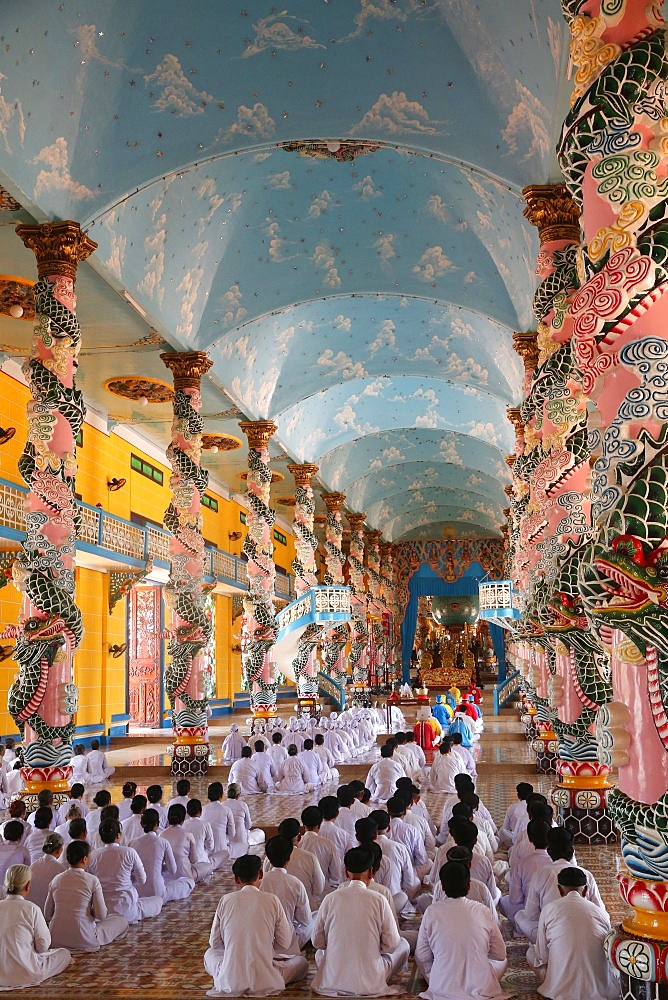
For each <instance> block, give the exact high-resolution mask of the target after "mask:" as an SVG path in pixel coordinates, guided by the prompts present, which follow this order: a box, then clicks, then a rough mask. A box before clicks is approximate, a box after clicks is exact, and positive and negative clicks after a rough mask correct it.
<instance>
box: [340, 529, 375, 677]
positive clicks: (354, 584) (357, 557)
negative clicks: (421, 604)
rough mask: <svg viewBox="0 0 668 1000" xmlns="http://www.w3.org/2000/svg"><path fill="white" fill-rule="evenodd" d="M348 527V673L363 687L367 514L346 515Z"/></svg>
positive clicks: (366, 629) (367, 675) (366, 641)
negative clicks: (349, 614) (349, 612)
mask: <svg viewBox="0 0 668 1000" xmlns="http://www.w3.org/2000/svg"><path fill="white" fill-rule="evenodd" d="M346 516H347V518H348V522H349V523H350V550H349V552H348V572H349V580H348V583H349V586H350V591H351V595H352V597H351V602H350V603H351V608H352V615H353V617H352V621H351V629H352V636H351V644H350V671H351V680H352V683H353V684H355V685H358V686H361V687H365V686H366V685H367V682H368V678H369V674H368V667H367V661H366V648H367V645H368V642H369V629H368V627H367V623H366V612H367V595H366V590H365V586H364V533H363V531H362V525H363V524H364V521H365V518H366V514H347V515H346Z"/></svg>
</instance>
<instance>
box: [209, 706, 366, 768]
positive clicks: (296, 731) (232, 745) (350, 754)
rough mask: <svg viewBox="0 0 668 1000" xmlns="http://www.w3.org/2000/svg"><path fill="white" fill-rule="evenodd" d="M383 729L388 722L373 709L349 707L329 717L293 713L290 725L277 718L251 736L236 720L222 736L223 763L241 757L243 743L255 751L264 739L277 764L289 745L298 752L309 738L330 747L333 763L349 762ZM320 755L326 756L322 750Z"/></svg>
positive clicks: (318, 744) (315, 746)
mask: <svg viewBox="0 0 668 1000" xmlns="http://www.w3.org/2000/svg"><path fill="white" fill-rule="evenodd" d="M379 711H380V710H379ZM381 716H382V713H381ZM384 730H385V723H384V722H383V721H382V718H380V719H379V717H378V716H377V715H376V713H375V710H373V709H361V710H360V709H350V710H348V711H345V712H342V713H341V714H340V715H337V713H336V712H332V714H331V716H330V717H329V718H326V717H324V716H323V717H321V718H320V719H314V718H309V719H306V718H301V719H297V718H296V716H291V718H290V720H289V723H288V725H287V726H286V724H285V722H284V721H283V720H282V719H280V718H277V719H275V720H274V722H273V723H272V724H271V725H270V726H260V727H259V729H258V731H257V733H256V734H255V735H253V736H249V737H248V739H246V738H245V737H244V736H243V735H242V734H241V732H240V731H239V726H238V725H237V723H233V724H232V725H231V726H230V732H229V734H228V735H227V736H226V737H225V739H224V740H223V745H222V753H223V763H224V764H233V763H234V762H235V761H237V760H239V758H240V757H241V755H242V752H243V750H244V747H250V748H251V751H254V750H255V749H256V747H257V744H258V743H263V744H264V747H265V750H267V751H268V752H269V754H270V756H271V757H272V763H273V764H274V765H278V764H279V763H280V762H281V761H282V760H284V759H285V756H286V755H287V752H288V749H289V748H290V746H295V747H296V748H297V753H298V754H299V753H301V752H302V751H303V750H304V748H305V744H306V742H307V741H310V743H311V747H310V748H311V749H314V748H318V747H320V748H322V751H327V754H328V755H329V756H330V757H331V758H332V761H331V762H330V766H333V764H347V763H349V762H350V761H351V760H353V759H354V758H355V757H358V756H359V755H360V754H364V753H368V752H369V750H371V749H372V748H373V747H374V746H375V740H376V735H377V733H379V732H384ZM319 752H320V751H319ZM320 755H321V756H323V757H324V753H323V752H320Z"/></svg>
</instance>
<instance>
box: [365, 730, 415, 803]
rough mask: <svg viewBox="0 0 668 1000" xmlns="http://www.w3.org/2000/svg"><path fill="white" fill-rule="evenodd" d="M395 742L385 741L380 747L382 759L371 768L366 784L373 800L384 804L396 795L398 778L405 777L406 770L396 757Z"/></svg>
mask: <svg viewBox="0 0 668 1000" xmlns="http://www.w3.org/2000/svg"><path fill="white" fill-rule="evenodd" d="M393 758H394V743H385V744H384V745H383V746H382V747H381V748H380V760H379V761H376V763H375V764H373V765H372V766H371V768H370V769H369V773H368V774H367V776H366V781H365V785H366V787H367V788H368V789H369V791H370V792H371V801H372V802H380V803H382V804H383V805H384V804H385V803H386V802H387V800H388V799H391V798H392V796H393V795H394V793H395V791H396V787H397V779H398V778H405V777H406V772H405V771H404V769H403V767H402V766H401V764H398V763H397V762H396V761H395V760H394V759H393Z"/></svg>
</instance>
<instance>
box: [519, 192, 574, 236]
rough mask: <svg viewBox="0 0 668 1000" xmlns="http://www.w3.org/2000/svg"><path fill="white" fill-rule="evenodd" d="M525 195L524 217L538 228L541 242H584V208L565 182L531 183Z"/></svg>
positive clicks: (523, 193)
mask: <svg viewBox="0 0 668 1000" xmlns="http://www.w3.org/2000/svg"><path fill="white" fill-rule="evenodd" d="M522 197H523V198H524V200H525V202H526V208H525V209H524V213H523V214H524V217H525V218H526V219H528V220H529V222H530V223H531V225H532V226H535V227H536V229H537V230H538V238H539V239H540V242H541V245H542V244H543V243H552V242H553V241H555V240H570V241H571V243H579V242H580V209H579V208H578V206H577V205H576V204H575V202H574V201H573V199H572V197H571V195H570V192H569V190H568V188H567V187H566V185H565V184H530V185H529V186H528V187H525V188H524V189H523V191H522Z"/></svg>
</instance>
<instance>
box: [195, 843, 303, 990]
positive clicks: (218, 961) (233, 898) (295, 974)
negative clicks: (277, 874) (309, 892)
mask: <svg viewBox="0 0 668 1000" xmlns="http://www.w3.org/2000/svg"><path fill="white" fill-rule="evenodd" d="M232 873H233V875H234V881H235V883H236V884H237V886H239V887H240V891H239V892H232V893H227V894H226V895H224V896H223V897H222V899H221V900H220V902H219V904H218V908H217V910H216V913H215V916H214V918H213V924H212V925H211V933H210V935H209V948H208V949H207V951H206V952H205V953H204V968H205V969H206V971H207V972H208V973H209V975H210V976H212V977H213V988H212V989H210V990H209V991H208V994H207V995H208V996H225V995H228V996H229V995H231V996H243V995H245V994H248V995H250V996H260V997H264V996H269V994H271V993H280V992H281V991H282V990H283V989H284V988H285V987H286V986H287V984H288V983H295V982H297V981H298V980H300V979H303V978H304V976H305V975H306V973H307V972H308V962H307V960H306V959H305V958H304V957H303V956H302V955H290V954H288V949H289V948H290V946H291V944H292V936H293V930H292V927H291V926H290V924H289V923H288V918H287V917H286V915H285V912H284V910H283V907H282V906H281V903H280V901H279V900H278V898H277V897H276V896H274V895H273V893H270V892H258V890H259V888H260V885H261V883H262V861H261V859H260V858H259V857H258V856H257V855H255V854H245V855H243V856H242V857H240V858H237V859H236V861H235V862H234V864H233V865H232Z"/></svg>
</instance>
